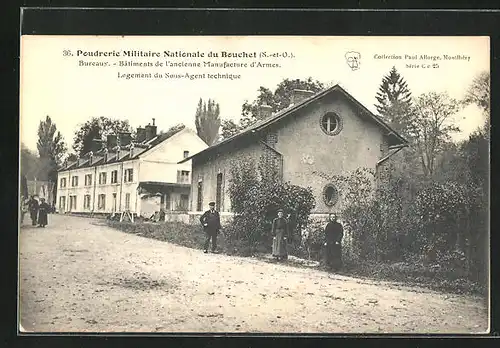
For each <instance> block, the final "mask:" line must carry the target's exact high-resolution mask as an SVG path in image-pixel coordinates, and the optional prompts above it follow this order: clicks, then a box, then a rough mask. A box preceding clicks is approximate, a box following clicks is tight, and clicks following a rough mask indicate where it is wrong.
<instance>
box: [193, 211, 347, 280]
mask: <svg viewBox="0 0 500 348" xmlns="http://www.w3.org/2000/svg"><path fill="white" fill-rule="evenodd" d="M209 207H210V209H209V210H207V211H205V212H204V213H203V215H202V216H201V217H200V222H201V224H202V226H203V229H204V231H205V236H206V239H205V244H204V248H203V250H204V252H205V253H208V249H209V246H210V242H212V252H214V253H215V252H216V250H217V235H218V234H219V232H220V230H221V223H220V215H219V212H218V211H217V210H215V202H210V203H209ZM290 218H291V216H290V214H288V216H287V217H286V218H285V217H284V214H283V210H282V209H279V210H278V212H277V217H276V218H275V219H274V220H273V223H272V227H271V234H272V236H273V242H272V255H273V256H274V257H275V258H276V259H277V260H278V261H282V260H286V259H287V258H288V245H289V243H290V242H291V241H292V231H291V228H290V226H291V223H290ZM328 220H329V221H328V223H327V224H326V226H325V229H324V234H325V243H324V246H325V253H324V256H325V264H326V266H327V267H328V268H329V269H332V270H338V269H340V268H341V267H342V238H343V236H344V231H343V227H342V224H340V223H339V222H338V221H337V216H336V215H335V214H330V215H329V219H328Z"/></svg>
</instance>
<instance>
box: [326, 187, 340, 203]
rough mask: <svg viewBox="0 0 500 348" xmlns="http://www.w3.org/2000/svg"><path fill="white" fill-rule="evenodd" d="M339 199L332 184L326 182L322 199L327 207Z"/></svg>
mask: <svg viewBox="0 0 500 348" xmlns="http://www.w3.org/2000/svg"><path fill="white" fill-rule="evenodd" d="M338 199H339V192H338V191H337V189H336V188H335V186H334V185H333V184H328V185H326V186H325V188H324V189H323V201H324V202H325V204H326V205H327V206H329V207H331V206H333V205H335V203H337V201H338Z"/></svg>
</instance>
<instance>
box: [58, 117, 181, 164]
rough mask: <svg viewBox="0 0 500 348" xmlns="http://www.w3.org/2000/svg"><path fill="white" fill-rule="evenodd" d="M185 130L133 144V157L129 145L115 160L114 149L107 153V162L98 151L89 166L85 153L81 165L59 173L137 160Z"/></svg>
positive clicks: (102, 153)
mask: <svg viewBox="0 0 500 348" xmlns="http://www.w3.org/2000/svg"><path fill="white" fill-rule="evenodd" d="M185 129H187V128H186V127H184V128H180V129H174V130H173V131H167V132H165V133H160V134H158V135H157V136H156V137H154V138H153V139H149V140H147V141H143V142H141V143H133V145H134V151H133V156H132V157H130V145H127V146H123V147H121V149H120V157H119V158H117V151H116V147H115V148H113V149H111V150H110V151H108V158H107V161H106V162H104V155H105V149H104V148H103V149H100V150H99V151H96V152H95V153H93V162H92V164H90V156H89V154H90V153H86V154H85V155H84V156H83V157H82V158H81V159H80V160H82V159H83V162H82V163H81V164H78V161H76V162H72V163H69V164H68V165H67V166H66V167H63V168H61V169H60V170H59V171H60V172H63V171H66V170H69V169H81V168H87V167H94V166H97V165H103V164H112V163H119V162H125V161H130V160H133V159H136V158H139V157H140V155H142V154H143V153H144V152H146V151H148V150H151V149H153V148H154V147H156V146H157V145H159V144H161V143H163V142H164V141H165V140H167V139H169V138H171V137H172V136H174V135H175V134H177V133H180V132H182V131H183V130H185Z"/></svg>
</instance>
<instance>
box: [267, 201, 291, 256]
mask: <svg viewBox="0 0 500 348" xmlns="http://www.w3.org/2000/svg"><path fill="white" fill-rule="evenodd" d="M271 234H272V236H273V256H274V257H276V258H277V259H278V261H281V260H284V259H286V258H287V257H288V250H287V239H288V238H289V237H290V236H289V231H288V221H287V220H286V219H285V218H284V217H283V210H281V209H280V210H278V217H277V218H275V219H274V220H273V225H272V229H271Z"/></svg>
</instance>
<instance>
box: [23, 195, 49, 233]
mask: <svg viewBox="0 0 500 348" xmlns="http://www.w3.org/2000/svg"><path fill="white" fill-rule="evenodd" d="M26 212H29V214H30V218H31V225H32V226H36V225H37V224H38V227H45V226H47V225H48V214H49V212H50V206H49V205H48V204H47V203H46V202H45V198H40V202H38V200H37V199H36V198H35V196H31V197H30V198H29V199H28V200H25V199H24V197H22V198H21V224H22V223H23V222H24V215H25V214H26Z"/></svg>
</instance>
